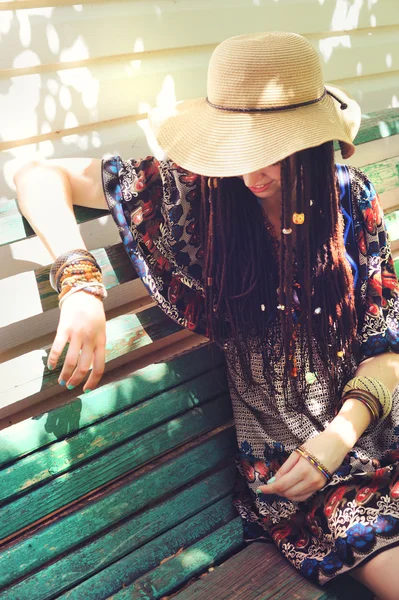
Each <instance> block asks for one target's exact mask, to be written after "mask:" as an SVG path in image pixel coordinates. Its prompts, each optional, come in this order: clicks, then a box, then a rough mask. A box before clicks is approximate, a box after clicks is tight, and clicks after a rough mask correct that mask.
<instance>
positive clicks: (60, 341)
mask: <svg viewBox="0 0 399 600" xmlns="http://www.w3.org/2000/svg"><path fill="white" fill-rule="evenodd" d="M67 342H68V336H67V334H66V333H65V332H64V331H63V332H60V331H57V334H56V336H55V338H54V342H53V345H52V346H51V349H50V352H49V355H48V357H47V368H48V369H49V371H52V370H53V369H55V367H56V366H57V363H58V360H59V358H60V356H61V354H62V353H63V351H64V348H65V346H66V344H67Z"/></svg>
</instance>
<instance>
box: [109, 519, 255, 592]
mask: <svg viewBox="0 0 399 600" xmlns="http://www.w3.org/2000/svg"><path fill="white" fill-rule="evenodd" d="M242 545H243V543H242V523H241V519H240V518H239V517H238V518H236V519H234V521H231V522H230V523H228V524H227V525H225V526H224V527H221V528H220V529H218V530H217V531H214V532H213V533H211V534H209V535H208V536H206V537H205V538H204V539H202V540H200V541H199V542H197V543H196V544H194V545H193V546H192V547H190V548H188V549H187V550H184V551H183V552H181V553H180V554H178V555H177V556H174V557H172V558H171V559H170V560H169V561H167V562H165V563H163V564H162V565H160V566H159V567H158V568H156V569H154V570H153V571H151V572H150V573H147V574H146V575H144V576H141V577H140V578H139V579H137V580H136V581H135V582H134V583H133V584H132V585H130V586H128V587H126V585H125V586H124V589H122V590H121V591H120V592H118V593H116V594H114V595H113V596H112V597H110V598H109V600H111V599H112V600H128V599H129V600H139V599H141V600H157V599H160V598H162V596H164V595H165V594H169V593H170V592H173V591H174V590H175V589H176V588H179V587H180V586H181V585H182V584H184V583H185V582H186V581H188V580H189V579H190V578H191V577H194V576H195V575H197V574H199V573H200V572H201V571H204V570H205V569H206V568H208V567H210V566H211V565H213V564H215V562H217V561H219V560H223V558H224V557H225V556H226V555H228V554H231V553H232V552H234V551H235V552H236V551H237V550H239V549H240V548H242ZM258 568H259V565H258ZM210 598H212V599H213V597H212V596H210Z"/></svg>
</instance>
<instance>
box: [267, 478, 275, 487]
mask: <svg viewBox="0 0 399 600" xmlns="http://www.w3.org/2000/svg"><path fill="white" fill-rule="evenodd" d="M275 481H276V478H275V477H270V479H269V481H268V482H267V485H269V483H274V482H275Z"/></svg>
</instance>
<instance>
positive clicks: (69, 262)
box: [50, 250, 107, 308]
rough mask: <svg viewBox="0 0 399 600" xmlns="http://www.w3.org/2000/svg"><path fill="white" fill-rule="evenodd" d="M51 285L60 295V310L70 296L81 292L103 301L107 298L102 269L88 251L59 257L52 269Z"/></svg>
mask: <svg viewBox="0 0 399 600" xmlns="http://www.w3.org/2000/svg"><path fill="white" fill-rule="evenodd" d="M50 283H51V285H52V287H53V288H54V289H55V290H56V291H57V292H58V294H59V295H58V299H59V305H60V308H61V306H62V304H63V303H64V302H65V300H66V299H67V298H69V296H71V295H72V294H74V293H76V292H79V291H84V292H87V293H88V294H93V295H94V296H96V297H97V298H100V299H102V300H103V299H104V298H106V297H107V291H106V289H105V286H104V285H103V283H102V274H101V269H100V267H99V265H98V263H97V261H96V259H95V257H94V256H93V255H92V254H91V253H90V252H88V251H87V250H71V251H70V252H66V253H65V254H62V255H61V256H59V257H58V258H57V260H56V261H55V263H54V264H53V265H52V267H51V269H50Z"/></svg>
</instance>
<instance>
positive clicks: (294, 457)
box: [275, 451, 301, 479]
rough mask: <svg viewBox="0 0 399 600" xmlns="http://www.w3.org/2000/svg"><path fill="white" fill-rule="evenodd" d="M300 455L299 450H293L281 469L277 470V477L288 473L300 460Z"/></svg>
mask: <svg viewBox="0 0 399 600" xmlns="http://www.w3.org/2000/svg"><path fill="white" fill-rule="evenodd" d="M300 458H301V457H300V455H299V454H298V452H295V451H294V452H291V454H290V455H289V457H288V458H287V460H286V461H285V463H284V464H282V465H281V467H280V468H279V470H278V471H277V473H276V475H275V477H276V479H278V478H280V477H281V476H282V475H285V474H286V473H288V472H289V471H290V470H291V469H292V467H294V466H295V465H296V464H297V462H298V461H299V460H300Z"/></svg>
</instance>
